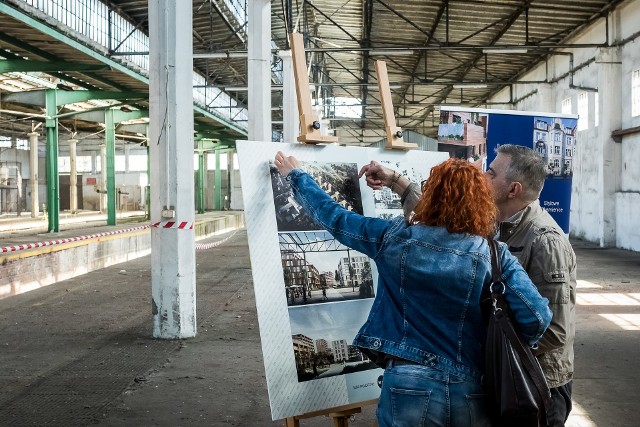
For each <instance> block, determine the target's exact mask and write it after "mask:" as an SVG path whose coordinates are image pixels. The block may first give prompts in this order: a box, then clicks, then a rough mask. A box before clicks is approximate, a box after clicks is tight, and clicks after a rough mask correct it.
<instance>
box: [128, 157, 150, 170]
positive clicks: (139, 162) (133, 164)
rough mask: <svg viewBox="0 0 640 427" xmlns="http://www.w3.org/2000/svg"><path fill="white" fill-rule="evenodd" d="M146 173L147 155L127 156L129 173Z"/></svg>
mask: <svg viewBox="0 0 640 427" xmlns="http://www.w3.org/2000/svg"><path fill="white" fill-rule="evenodd" d="M146 171H147V155H146V154H130V155H129V172H146Z"/></svg>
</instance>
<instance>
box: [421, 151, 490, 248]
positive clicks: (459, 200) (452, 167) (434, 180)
mask: <svg viewBox="0 0 640 427" xmlns="http://www.w3.org/2000/svg"><path fill="white" fill-rule="evenodd" d="M414 212H415V214H414V216H413V217H412V218H411V223H412V224H423V225H430V226H435V227H445V228H446V229H447V231H449V232H450V233H469V234H475V235H477V236H482V237H490V236H492V235H493V234H494V231H495V221H496V215H497V208H496V205H495V202H494V201H493V197H492V195H491V189H490V188H489V184H488V183H487V180H486V179H485V178H484V177H483V176H482V172H481V171H480V170H479V169H478V168H477V167H475V166H473V165H472V164H471V163H469V162H468V161H466V160H461V159H454V158H451V159H448V160H447V161H445V162H442V163H440V164H439V165H437V166H434V167H433V168H432V169H431V175H430V176H429V179H427V180H426V181H425V182H424V184H423V187H422V197H420V201H419V202H418V204H417V205H416V208H415V209H414Z"/></svg>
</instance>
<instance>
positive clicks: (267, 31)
mask: <svg viewBox="0 0 640 427" xmlns="http://www.w3.org/2000/svg"><path fill="white" fill-rule="evenodd" d="M247 20H248V25H249V29H248V31H247V34H249V40H248V59H247V69H248V80H249V140H250V141H271V0H251V1H249V2H247ZM291 142H293V141H291Z"/></svg>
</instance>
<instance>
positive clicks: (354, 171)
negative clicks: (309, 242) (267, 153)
mask: <svg viewBox="0 0 640 427" xmlns="http://www.w3.org/2000/svg"><path fill="white" fill-rule="evenodd" d="M301 168H302V169H304V170H305V171H306V172H307V173H309V174H310V175H311V176H312V177H313V178H314V179H315V180H316V182H317V183H318V184H319V185H320V187H322V189H323V190H324V191H325V192H326V193H327V194H328V195H329V196H331V198H332V199H333V200H335V201H336V202H338V203H339V204H340V205H341V206H342V207H344V208H345V209H347V210H350V211H354V212H357V213H359V214H362V213H363V210H362V194H361V193H360V184H359V183H358V165H357V164H356V163H320V162H302V164H301ZM269 169H270V173H271V186H272V187H273V201H274V204H275V210H276V221H277V224H278V231H313V230H318V229H320V228H321V227H319V226H318V225H316V224H315V223H314V222H313V220H312V219H311V218H310V217H309V216H308V215H307V213H306V212H305V211H304V209H303V208H302V207H301V206H300V205H299V204H298V202H296V200H295V198H294V197H293V190H292V189H291V185H290V184H289V182H288V181H287V180H286V179H285V177H283V176H282V175H280V173H279V172H278V170H277V169H276V167H275V165H274V164H273V162H269Z"/></svg>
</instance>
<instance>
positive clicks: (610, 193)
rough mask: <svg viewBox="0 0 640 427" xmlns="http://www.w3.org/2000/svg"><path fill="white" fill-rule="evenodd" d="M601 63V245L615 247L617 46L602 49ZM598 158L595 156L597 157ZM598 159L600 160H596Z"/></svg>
mask: <svg viewBox="0 0 640 427" xmlns="http://www.w3.org/2000/svg"><path fill="white" fill-rule="evenodd" d="M596 64H598V92H599V93H600V96H599V97H598V98H599V103H600V125H599V130H598V136H597V138H598V139H599V140H600V146H601V147H602V157H600V158H601V159H602V160H601V161H602V163H601V164H600V165H599V167H600V169H601V170H600V174H599V178H600V180H601V181H600V188H601V194H602V197H600V198H599V203H600V212H601V215H602V217H601V226H602V235H601V237H600V246H615V245H616V192H617V191H620V175H621V170H622V159H621V144H619V143H617V142H615V141H614V140H613V138H611V132H612V131H614V130H616V129H621V128H622V105H621V104H622V103H621V102H620V99H622V86H621V82H622V73H621V70H622V60H621V53H620V49H619V48H617V47H610V48H600V49H599V51H598V54H597V56H596ZM594 155H595V154H594ZM596 158H597V157H596Z"/></svg>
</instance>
